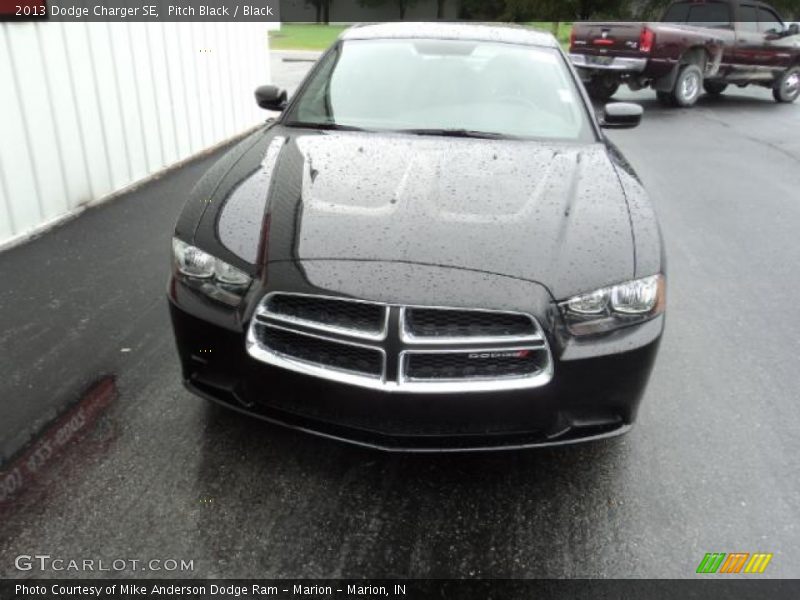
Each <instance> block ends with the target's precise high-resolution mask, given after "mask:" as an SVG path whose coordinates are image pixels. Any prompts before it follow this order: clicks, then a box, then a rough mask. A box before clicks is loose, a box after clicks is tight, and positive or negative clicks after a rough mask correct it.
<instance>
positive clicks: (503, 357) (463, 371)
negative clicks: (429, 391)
mask: <svg viewBox="0 0 800 600" xmlns="http://www.w3.org/2000/svg"><path fill="white" fill-rule="evenodd" d="M544 361H546V355H543V354H542V351H541V350H534V349H521V350H500V351H486V352H483V351H474V352H437V353H424V352H419V353H409V354H407V355H406V356H405V365H404V366H405V368H404V370H403V372H404V374H405V377H406V378H407V379H409V380H412V381H441V380H461V379H472V378H480V379H491V378H495V377H497V378H500V377H532V376H534V375H536V374H537V373H539V372H540V371H541V370H542V368H543V366H544Z"/></svg>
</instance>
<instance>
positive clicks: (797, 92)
mask: <svg viewBox="0 0 800 600" xmlns="http://www.w3.org/2000/svg"><path fill="white" fill-rule="evenodd" d="M772 95H773V96H774V97H775V101H776V102H780V103H781V104H791V103H792V102H794V101H795V100H797V98H798V97H800V67H794V68H792V69H788V70H787V71H786V72H785V73H784V74H783V75H782V76H781V78H780V80H779V81H778V83H777V85H776V86H775V88H774V89H773V90H772Z"/></svg>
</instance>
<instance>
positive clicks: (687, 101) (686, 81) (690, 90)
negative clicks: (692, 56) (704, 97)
mask: <svg viewBox="0 0 800 600" xmlns="http://www.w3.org/2000/svg"><path fill="white" fill-rule="evenodd" d="M702 89H703V71H702V70H701V69H700V67H698V66H697V65H685V66H684V67H683V68H681V71H680V73H678V80H677V81H676V82H675V87H674V88H673V89H672V94H671V95H672V102H673V103H674V104H675V106H678V107H680V108H690V107H692V106H694V105H695V104H696V103H697V100H698V99H699V98H700V92H701V90H702Z"/></svg>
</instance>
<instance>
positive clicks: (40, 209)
mask: <svg viewBox="0 0 800 600" xmlns="http://www.w3.org/2000/svg"><path fill="white" fill-rule="evenodd" d="M276 25H277V24H262V23H148V24H145V23H55V22H46V23H3V24H0V57H2V59H0V246H2V245H3V244H7V243H9V242H11V241H13V240H15V239H18V238H21V237H24V236H26V235H27V234H29V233H31V232H34V231H36V230H37V229H40V228H42V227H43V226H46V225H47V224H48V223H51V222H53V221H54V220H57V219H59V218H62V217H64V216H65V215H68V214H70V213H71V212H74V211H75V210H77V209H79V208H80V207H82V206H84V205H86V204H89V203H91V202H95V201H98V200H100V199H102V198H103V197H105V196H108V195H109V194H111V193H113V192H115V191H117V190H119V189H121V188H124V187H126V186H128V185H130V184H132V183H134V182H136V181H138V180H141V179H143V178H145V177H147V176H148V175H151V174H153V173H156V172H158V171H160V170H162V169H164V168H165V167H167V166H169V165H171V164H173V163H175V162H177V161H179V160H182V159H185V158H187V157H189V156H192V155H193V154H196V153H198V152H200V151H202V150H203V149H205V148H208V147H210V146H213V145H214V144H216V143H219V142H221V141H223V140H225V139H227V138H229V137H231V136H233V135H235V134H237V133H239V132H242V131H244V130H246V129H247V128H249V127H251V126H253V125H255V124H257V123H258V122H260V121H263V120H264V118H265V114H264V112H263V111H261V110H260V109H258V107H257V106H256V105H255V102H254V100H253V90H254V89H255V88H256V87H257V86H258V85H261V84H264V83H269V82H270V80H271V78H270V71H269V48H268V38H267V31H268V29H270V28H272V27H274V26H276ZM6 57H7V58H6Z"/></svg>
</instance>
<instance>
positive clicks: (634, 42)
mask: <svg viewBox="0 0 800 600" xmlns="http://www.w3.org/2000/svg"><path fill="white" fill-rule="evenodd" d="M570 58H571V60H572V63H573V64H574V65H575V67H576V68H577V70H578V73H579V74H580V76H581V79H583V81H584V83H585V85H586V89H587V91H588V92H589V95H590V96H591V97H592V98H593V99H595V100H598V101H606V100H608V99H609V98H611V96H613V95H614V94H615V93H616V91H617V89H619V86H620V85H621V84H627V85H628V86H629V87H630V88H631V89H633V90H640V89H642V88H645V87H652V88H653V89H655V90H656V93H657V94H658V98H659V100H661V101H662V102H663V103H665V104H670V105H673V106H681V107H689V106H693V105H694V104H695V103H696V102H697V100H698V98H699V97H700V95H701V94H702V92H703V90H705V91H706V93H708V94H711V95H714V96H716V95H719V94H722V93H723V92H724V91H725V89H726V88H727V87H728V86H729V85H737V86H740V87H745V86H747V85H759V86H762V87H765V88H769V89H771V90H772V93H773V95H774V97H775V100H776V101H778V102H794V101H795V100H797V98H798V96H800V30H799V29H798V25H797V24H792V25H789V26H787V25H785V24H784V22H783V20H782V19H781V18H780V16H779V15H778V13H777V12H776V11H775V10H774V9H773V8H772V7H771V6H769V5H768V4H765V3H763V2H760V1H758V0H678V1H677V2H673V3H672V4H671V5H670V6H669V7H668V8H667V10H666V12H665V13H664V16H663V18H662V20H661V21H660V22H651V23H610V22H609V23H601V22H586V23H576V24H575V26H574V27H573V30H572V37H571V41H570Z"/></svg>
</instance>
